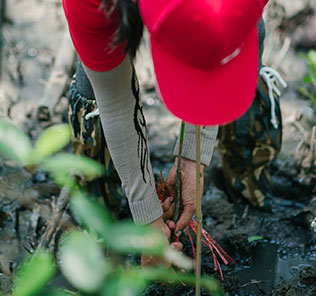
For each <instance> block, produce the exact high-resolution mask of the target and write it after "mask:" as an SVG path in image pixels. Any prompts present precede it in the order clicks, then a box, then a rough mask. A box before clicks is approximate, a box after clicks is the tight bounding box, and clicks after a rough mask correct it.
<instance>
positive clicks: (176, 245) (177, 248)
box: [171, 242, 183, 251]
mask: <svg viewBox="0 0 316 296" xmlns="http://www.w3.org/2000/svg"><path fill="white" fill-rule="evenodd" d="M171 248H175V249H176V250H177V251H182V249H183V244H182V243H180V242H174V243H172V244H171Z"/></svg>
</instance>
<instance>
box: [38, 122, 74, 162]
mask: <svg viewBox="0 0 316 296" xmlns="http://www.w3.org/2000/svg"><path fill="white" fill-rule="evenodd" d="M70 139H71V130H70V127H69V125H68V124H58V125H54V126H51V127H49V128H47V129H46V130H44V131H43V132H42V133H41V134H40V136H39V137H38V139H37V142H36V144H35V154H36V155H37V156H39V157H46V156H48V155H51V154H53V153H55V152H57V151H59V150H61V149H62V148H64V147H65V146H66V145H67V144H68V143H69V141H70Z"/></svg>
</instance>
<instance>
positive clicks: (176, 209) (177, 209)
mask: <svg viewBox="0 0 316 296" xmlns="http://www.w3.org/2000/svg"><path fill="white" fill-rule="evenodd" d="M184 128H185V123H184V121H182V122H181V130H180V145H179V153H178V164H177V174H176V196H175V207H174V214H173V217H172V220H173V221H174V222H175V223H177V221H178V220H179V213H180V202H181V181H182V180H181V160H182V146H183V138H184Z"/></svg>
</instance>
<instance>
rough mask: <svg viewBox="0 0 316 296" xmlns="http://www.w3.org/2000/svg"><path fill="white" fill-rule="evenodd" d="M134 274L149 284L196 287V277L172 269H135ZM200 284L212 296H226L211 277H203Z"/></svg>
mask: <svg viewBox="0 0 316 296" xmlns="http://www.w3.org/2000/svg"><path fill="white" fill-rule="evenodd" d="M133 274H134V276H135V277H136V276H137V277H141V278H142V279H143V280H146V281H148V282H152V281H160V282H168V283H170V282H171V283H172V284H178V283H182V282H183V283H186V284H189V285H191V286H194V285H195V276H194V275H193V274H189V273H184V274H183V273H179V272H175V271H174V270H172V269H166V268H142V269H139V268H137V269H136V268H135V269H134V270H133ZM200 284H201V286H202V287H204V288H206V289H207V290H208V292H209V293H210V295H212V296H224V295H225V293H224V290H223V289H222V287H221V286H220V284H219V283H218V282H217V281H216V280H215V279H214V278H211V277H205V276H202V277H201V280H200Z"/></svg>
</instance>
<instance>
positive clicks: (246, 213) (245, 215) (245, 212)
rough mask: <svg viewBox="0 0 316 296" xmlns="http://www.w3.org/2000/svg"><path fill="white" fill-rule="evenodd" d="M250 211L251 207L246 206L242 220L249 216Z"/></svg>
mask: <svg viewBox="0 0 316 296" xmlns="http://www.w3.org/2000/svg"><path fill="white" fill-rule="evenodd" d="M248 211H249V205H246V207H245V209H244V212H243V214H242V216H241V220H244V219H245V218H246V217H247V216H248Z"/></svg>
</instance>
